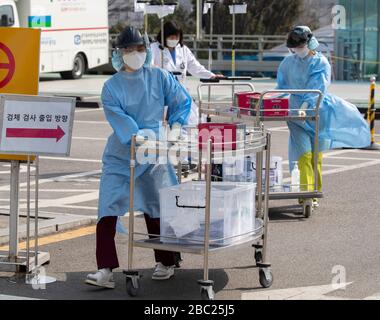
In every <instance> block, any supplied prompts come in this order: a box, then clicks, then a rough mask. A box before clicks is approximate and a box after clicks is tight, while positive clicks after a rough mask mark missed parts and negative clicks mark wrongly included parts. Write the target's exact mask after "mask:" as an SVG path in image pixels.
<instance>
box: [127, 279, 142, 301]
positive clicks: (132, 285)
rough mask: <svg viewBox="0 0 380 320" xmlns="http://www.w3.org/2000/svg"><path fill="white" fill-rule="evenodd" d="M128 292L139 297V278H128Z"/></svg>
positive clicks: (131, 295)
mask: <svg viewBox="0 0 380 320" xmlns="http://www.w3.org/2000/svg"><path fill="white" fill-rule="evenodd" d="M126 285H127V293H128V295H129V296H130V297H137V295H138V294H139V291H140V279H139V278H137V277H136V278H135V279H132V278H129V277H127V278H126Z"/></svg>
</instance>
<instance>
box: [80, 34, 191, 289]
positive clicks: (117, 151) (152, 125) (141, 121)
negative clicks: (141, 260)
mask: <svg viewBox="0 0 380 320" xmlns="http://www.w3.org/2000/svg"><path fill="white" fill-rule="evenodd" d="M147 42H148V41H146V38H145V37H143V36H142V35H141V34H140V32H139V31H138V30H137V29H135V28H133V27H127V28H125V29H124V30H123V31H122V32H121V33H120V35H119V37H118V39H117V43H116V48H117V51H116V52H115V53H114V55H113V65H114V67H115V68H116V69H117V70H120V71H119V72H118V73H116V74H115V75H114V76H113V77H112V78H111V79H109V80H108V81H107V82H106V83H105V85H104V87H103V91H102V103H103V107H104V112H105V115H106V118H107V120H108V122H109V123H110V125H111V127H112V129H113V133H112V135H111V136H110V137H109V139H108V143H107V145H106V147H105V151H104V155H103V171H102V176H101V182H100V191H99V209H98V216H99V220H98V224H97V230H96V258H97V264H98V271H97V272H96V273H94V274H89V275H88V276H87V279H86V281H85V282H86V283H87V284H90V285H95V286H99V287H103V288H114V287H115V282H114V279H113V274H112V270H113V269H116V268H118V267H119V262H118V257H117V252H116V246H115V239H114V238H115V234H116V230H117V226H118V223H119V222H118V217H121V216H124V215H125V214H126V213H127V212H128V210H129V201H130V199H129V188H130V159H131V154H130V145H131V139H132V137H133V136H134V135H136V137H137V138H136V139H137V141H138V142H140V143H141V144H143V143H144V140H145V138H148V137H149V139H152V133H153V134H154V135H155V136H156V138H157V139H160V136H159V135H160V132H161V129H162V128H161V124H162V120H163V119H164V110H165V107H167V119H168V123H169V125H170V127H171V131H170V132H169V137H170V136H172V137H173V134H174V135H176V136H179V135H180V132H181V127H182V126H183V125H186V124H187V122H188V118H189V115H190V110H191V97H190V96H189V95H188V93H187V92H186V90H185V89H184V88H183V87H182V86H181V85H180V84H179V82H178V81H176V80H175V79H174V77H173V76H172V75H170V74H169V73H168V72H167V71H164V70H162V69H159V68H151V67H150V65H151V61H150V54H149V43H147ZM171 139H172V138H171ZM176 184H178V181H177V177H176V172H175V170H174V167H173V166H172V165H171V164H166V165H162V164H149V163H147V164H139V163H138V162H137V164H136V173H135V202H134V204H135V207H134V210H136V211H140V212H143V213H144V217H145V221H146V225H147V229H148V233H149V234H160V219H159V218H160V204H159V190H160V189H161V188H165V187H169V186H173V185H176ZM155 258H156V263H157V265H156V268H155V270H154V273H153V276H152V279H154V280H167V279H169V278H171V277H172V276H173V275H174V265H175V264H176V254H175V253H173V252H166V251H155Z"/></svg>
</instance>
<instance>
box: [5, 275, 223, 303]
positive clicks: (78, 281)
mask: <svg viewBox="0 0 380 320" xmlns="http://www.w3.org/2000/svg"><path fill="white" fill-rule="evenodd" d="M140 272H141V273H142V275H143V278H142V279H141V282H140V284H141V290H140V294H139V296H138V297H136V298H130V297H129V296H128V294H127V292H126V286H125V276H124V275H123V273H122V272H121V271H118V272H116V273H115V274H114V277H115V282H116V288H115V289H113V290H110V289H102V288H97V287H92V286H89V285H87V284H85V283H84V280H85V278H86V275H87V272H86V273H85V272H72V273H67V274H66V275H65V278H66V280H65V281H62V280H61V281H57V282H55V283H52V284H48V285H46V288H45V289H33V287H32V286H31V285H26V284H25V278H24V277H19V278H14V277H0V288H1V289H0V291H1V294H3V295H10V296H20V297H25V298H36V299H49V300H200V287H199V285H198V282H197V281H198V280H200V279H202V278H203V270H201V269H197V270H194V269H176V273H175V276H174V277H173V278H172V279H170V280H169V281H162V282H159V281H152V280H151V278H150V277H151V275H152V273H153V269H144V270H140ZM52 276H54V275H52ZM60 278H62V277H60ZM210 279H212V280H214V281H215V285H214V291H215V293H216V294H217V293H218V292H219V291H221V290H223V289H224V288H225V286H226V285H227V283H228V281H229V278H228V275H227V274H226V272H225V271H224V270H223V269H210Z"/></svg>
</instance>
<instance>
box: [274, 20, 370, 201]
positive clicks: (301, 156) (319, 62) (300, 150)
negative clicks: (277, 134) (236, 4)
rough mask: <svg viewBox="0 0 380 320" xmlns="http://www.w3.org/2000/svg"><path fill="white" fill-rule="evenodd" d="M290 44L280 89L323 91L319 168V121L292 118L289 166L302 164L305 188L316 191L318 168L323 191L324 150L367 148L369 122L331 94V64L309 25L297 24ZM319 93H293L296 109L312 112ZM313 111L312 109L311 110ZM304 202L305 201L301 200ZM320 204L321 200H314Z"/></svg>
mask: <svg viewBox="0 0 380 320" xmlns="http://www.w3.org/2000/svg"><path fill="white" fill-rule="evenodd" d="M287 47H288V48H289V50H290V51H291V55H289V56H287V57H286V58H285V59H284V61H283V62H282V63H281V65H280V67H279V69H278V75H277V89H282V90H291V89H309V90H320V91H321V92H322V93H323V95H324V96H323V100H322V102H321V105H320V126H319V130H320V132H319V141H318V142H319V150H317V152H318V168H314V161H313V157H314V141H315V140H314V139H316V137H315V122H312V121H304V122H299V121H297V122H296V121H289V122H288V127H289V130H290V140H289V165H290V172H292V170H293V168H294V167H295V164H296V163H298V167H299V170H300V183H301V190H302V191H313V190H314V185H315V183H314V179H315V178H314V176H315V175H314V170H318V190H319V191H321V190H322V158H323V151H327V150H331V149H338V148H365V147H368V146H369V145H370V144H371V141H370V129H369V125H368V123H367V122H366V121H365V119H364V118H363V116H362V115H361V114H360V112H359V111H358V109H357V107H356V106H354V105H352V104H351V103H349V102H347V101H345V100H343V99H341V98H339V97H336V96H333V95H330V94H328V92H327V89H328V87H329V85H330V83H331V66H330V64H329V62H328V60H327V59H326V57H325V56H324V55H323V54H322V53H321V52H317V51H316V50H317V48H318V47H319V43H318V40H317V39H316V37H315V36H314V35H313V33H312V32H311V30H310V28H309V27H306V26H298V27H295V28H294V29H293V30H291V32H290V33H289V35H288V40H287ZM317 100H318V96H317V95H316V94H292V95H291V97H290V108H291V109H292V112H294V111H296V112H297V113H298V112H301V114H302V112H303V113H304V114H307V113H308V115H311V113H310V109H314V108H315V107H316V104H317ZM308 110H309V111H308ZM300 202H301V203H302V201H300ZM313 206H314V207H318V201H317V200H316V199H314V200H313Z"/></svg>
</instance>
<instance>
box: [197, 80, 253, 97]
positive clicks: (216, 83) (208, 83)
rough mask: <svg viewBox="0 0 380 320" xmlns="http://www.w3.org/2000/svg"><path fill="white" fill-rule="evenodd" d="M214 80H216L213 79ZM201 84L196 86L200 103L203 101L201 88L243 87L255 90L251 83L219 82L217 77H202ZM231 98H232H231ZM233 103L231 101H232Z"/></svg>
mask: <svg viewBox="0 0 380 320" xmlns="http://www.w3.org/2000/svg"><path fill="white" fill-rule="evenodd" d="M215 80H216V81H215ZM201 82H202V83H201V84H200V85H199V86H198V101H199V102H200V103H202V102H204V101H203V95H202V89H203V88H209V89H210V88H212V87H225V88H236V87H243V88H244V87H245V88H247V89H248V90H249V91H251V92H255V91H256V90H255V86H254V85H253V84H252V83H248V82H234V83H221V82H220V81H218V79H202V80H201ZM232 100H233V99H232ZM232 103H233V101H232Z"/></svg>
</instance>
